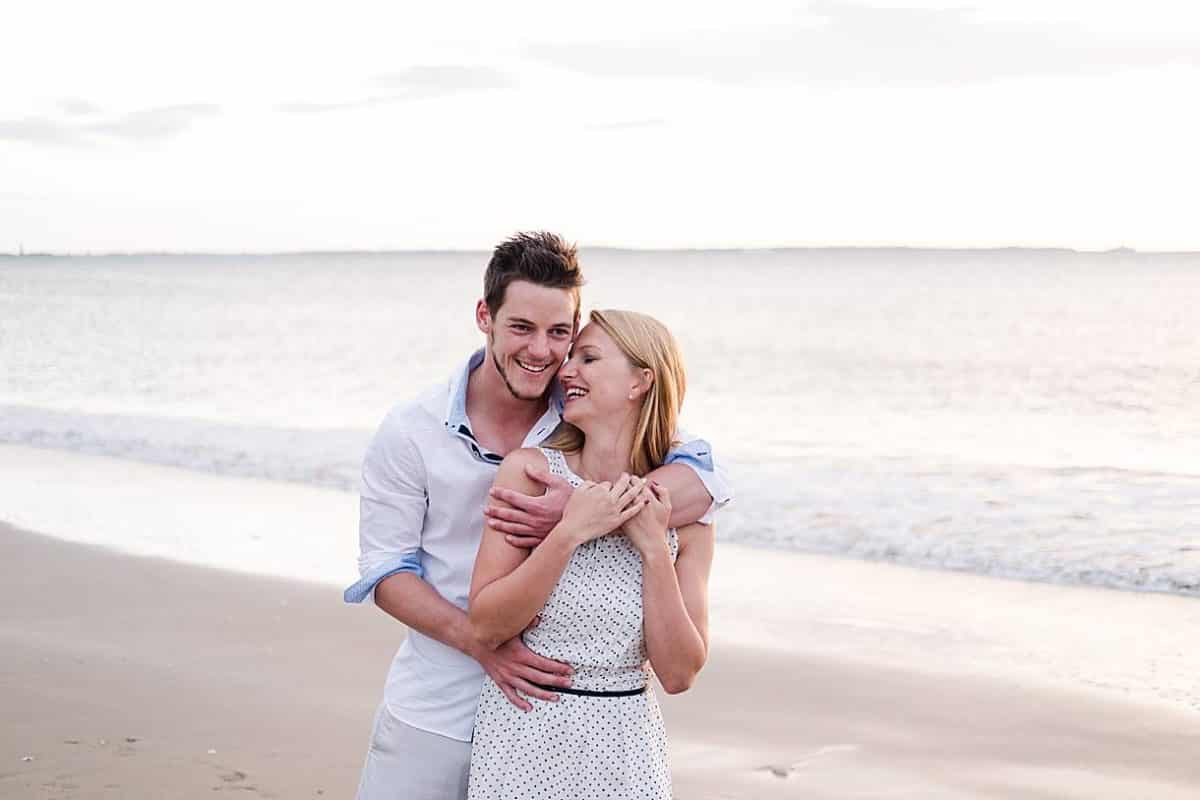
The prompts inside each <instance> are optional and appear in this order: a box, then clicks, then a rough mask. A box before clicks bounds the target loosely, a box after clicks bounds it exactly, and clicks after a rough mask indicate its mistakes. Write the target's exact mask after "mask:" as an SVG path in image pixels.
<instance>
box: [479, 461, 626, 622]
mask: <svg viewBox="0 0 1200 800" xmlns="http://www.w3.org/2000/svg"><path fill="white" fill-rule="evenodd" d="M533 459H538V460H539V461H540V464H541V465H542V466H544V465H545V463H546V461H545V456H543V455H542V454H541V453H540V452H538V451H537V450H516V451H514V452H512V453H509V455H508V457H507V458H505V459H504V463H502V464H501V465H500V472H499V474H498V475H497V476H496V485H497V486H503V487H506V488H509V489H513V490H515V491H518V492H525V493H528V492H531V491H534V490H535V487H536V484H534V482H533V481H532V480H531V479H530V478H529V477H528V476H527V475H526V474H525V466H526V464H528V463H530V462H531V461H532V460H533ZM640 486H641V482H640V481H639V482H634V481H632V480H631V478H630V476H629V475H622V476H621V477H620V478H619V479H618V480H617V481H616V483H614V484H611V485H610V484H608V483H585V484H584V485H583V486H581V487H579V488H578V489H576V490H575V491H574V493H572V495H571V499H570V500H568V501H567V505H566V507H565V508H564V509H563V515H562V520H561V521H559V523H558V524H557V525H555V526H554V528H553V529H552V530H551V531H550V533H549V534H547V535H546V538H545V539H544V540H543V541H542V543H541V544H540V545H538V546H537V547H536V548H534V549H533V550H532V551H530V550H528V549H526V548H522V547H516V546H514V545H513V544H511V543H509V542H508V541H507V540H506V539H505V537H504V535H503V534H502V533H500V532H499V531H497V530H494V529H493V528H492V527H491V526H485V527H484V529H483V537H482V539H481V541H480V543H479V554H478V555H477V556H476V558H475V573H474V575H472V576H471V599H470V602H469V603H468V608H469V612H468V615H469V617H470V621H471V629H472V631H473V632H474V635H475V638H477V639H479V640H480V641H482V642H483V643H484V644H485V645H487V646H495V645H497V644H499V643H501V642H503V641H505V640H507V639H510V638H512V637H513V636H516V635H517V634H518V633H520V632H521V631H522V630H524V629H525V627H526V626H527V625H529V623H530V621H531V620H532V619H533V618H534V617H535V616H536V615H537V613H538V612H539V611H541V610H542V606H544V605H545V604H546V599H547V598H549V597H550V593H551V592H552V591H554V586H555V584H557V583H558V579H559V578H560V577H561V576H562V573H563V570H564V569H566V567H567V562H568V561H570V560H571V554H572V553H574V552H575V548H576V547H578V546H579V545H581V544H583V543H584V542H587V541H590V540H592V539H595V538H596V537H598V536H603V535H605V534H607V533H610V532H611V531H615V530H616V529H617V528H619V527H621V526H622V525H623V524H625V522H626V521H628V520H630V519H632V518H633V517H634V515H636V514H637V513H638V512H639V511H640V510H641V509H642V507H643V506H644V505H645V504H646V502H645V501H643V500H642V499H641V498H640V497H639V490H640Z"/></svg>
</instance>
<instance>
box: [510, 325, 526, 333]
mask: <svg viewBox="0 0 1200 800" xmlns="http://www.w3.org/2000/svg"><path fill="white" fill-rule="evenodd" d="M512 329H513V330H514V331H516V332H517V333H525V332H526V331H528V330H529V326H528V325H513V326H512Z"/></svg>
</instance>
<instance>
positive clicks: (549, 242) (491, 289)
mask: <svg viewBox="0 0 1200 800" xmlns="http://www.w3.org/2000/svg"><path fill="white" fill-rule="evenodd" d="M513 281H529V282H530V283H534V284H537V285H538V286H546V287H548V288H550V289H569V290H571V296H572V297H573V298H575V324H576V327H578V325H579V287H581V286H583V271H582V270H580V269H579V258H578V251H577V248H576V247H575V245H573V244H567V242H566V240H565V239H563V238H562V237H561V236H559V235H558V234H554V233H547V232H546V231H533V232H528V233H518V234H516V235H514V236H511V237H509V238H508V239H506V240H505V241H503V242H501V243H500V244H499V245H498V246H497V247H496V249H495V250H494V251H492V260H491V261H489V262H488V266H487V271H486V272H484V273H483V300H484V302H485V303H487V307H488V311H490V312H491V314H492V316H493V317H494V316H496V314H497V313H498V312H499V311H500V306H502V305H504V293H505V291H506V290H507V289H508V285H509V284H510V283H512V282H513Z"/></svg>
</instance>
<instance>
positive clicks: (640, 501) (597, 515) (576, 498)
mask: <svg viewBox="0 0 1200 800" xmlns="http://www.w3.org/2000/svg"><path fill="white" fill-rule="evenodd" d="M644 486H645V481H644V480H642V479H641V478H636V477H631V476H630V475H627V474H625V473H622V474H621V477H620V478H618V479H617V480H616V482H615V483H611V484H610V483H609V482H608V481H604V482H603V483H591V482H590V481H588V482H585V483H584V484H583V485H582V486H580V487H579V488H577V489H576V490H575V491H574V492H573V493H572V494H571V499H570V500H568V501H567V506H566V508H564V509H563V516H562V521H561V522H559V523H558V525H557V526H556V527H557V528H558V529H561V530H562V531H564V532H565V534H566V535H568V536H570V537H571V541H572V543H574V544H575V545H576V546H578V545H581V544H583V543H584V542H589V541H591V540H592V539H597V538H599V537H601V536H604V535H606V534H609V533H612V532H613V531H615V530H616V529H617V528H619V527H621V526H622V525H624V524H625V523H627V522H628V521H629V520H630V519H632V518H633V517H634V515H636V514H637V513H638V512H639V511H641V510H642V509H643V508H644V507H645V506H646V505H647V503H648V502H649V501H648V499H647V498H645V497H643V496H642V491H643V488H644Z"/></svg>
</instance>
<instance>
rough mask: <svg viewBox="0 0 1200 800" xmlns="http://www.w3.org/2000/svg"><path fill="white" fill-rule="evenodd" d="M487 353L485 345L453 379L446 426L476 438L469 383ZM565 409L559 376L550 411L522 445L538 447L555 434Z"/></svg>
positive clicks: (534, 427) (537, 423) (547, 410)
mask: <svg viewBox="0 0 1200 800" xmlns="http://www.w3.org/2000/svg"><path fill="white" fill-rule="evenodd" d="M484 352H485V350H484V348H482V347H481V348H479V349H478V350H476V351H475V352H474V353H472V354H471V356H470V358H468V359H467V360H466V361H465V362H463V364H462V366H460V367H459V368H458V370H456V371H455V373H454V375H453V376H452V377H451V378H450V397H449V399H448V401H447V404H446V420H445V423H446V428H447V429H448V430H450V432H451V433H454V434H456V435H459V436H462V435H466V436H469V437H470V439H471V440H472V441H474V439H475V435H474V434H473V433H471V421H470V420H469V419H468V418H467V382H468V381H469V380H470V377H471V373H472V372H474V371H475V370H476V369H477V368H478V367H479V365H480V364H482V363H483V358H484ZM562 410H563V392H562V387H561V386H559V385H558V379H557V378H555V379H554V381H553V382H552V383H551V384H550V402H549V403H547V404H546V413H545V414H542V416H541V419H539V420H538V421H537V422H535V423H534V424H533V427H532V428H530V429H529V434H528V435H527V436H526V437H525V441H524V443H522V447H535V446H537V445H539V444H541V443H542V442H543V441H544V440H545V439H546V438H547V437H548V436H549V435H550V434H551V433H553V432H554V429H555V428H557V427H558V423H559V422H561V421H562ZM489 460H490V459H489Z"/></svg>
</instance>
